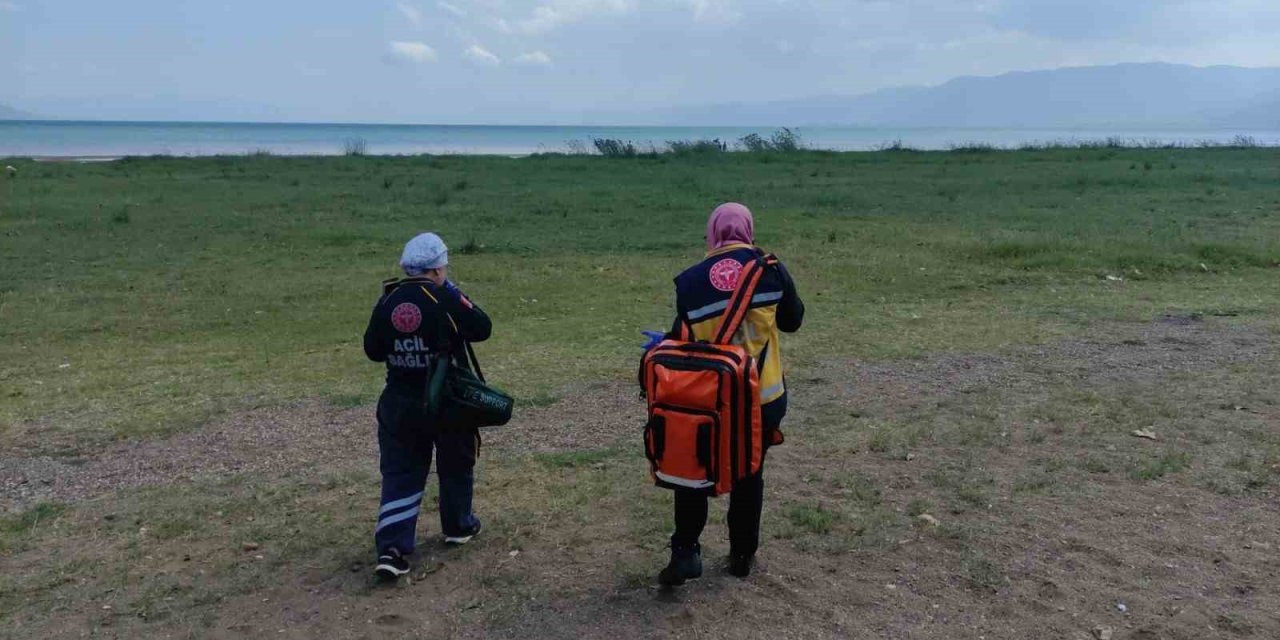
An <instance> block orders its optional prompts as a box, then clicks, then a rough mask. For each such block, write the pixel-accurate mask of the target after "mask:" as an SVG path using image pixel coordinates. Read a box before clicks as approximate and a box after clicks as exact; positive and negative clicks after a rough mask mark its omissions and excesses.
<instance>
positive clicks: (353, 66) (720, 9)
mask: <svg viewBox="0 0 1280 640" xmlns="http://www.w3.org/2000/svg"><path fill="white" fill-rule="evenodd" d="M1277 43H1280V0H1211V1H1210V0H1188V1H1181V0H1168V1H1158V0H1070V1H1069V0H1037V1H1031V0H1022V1H1018V0H896V1H867V0H387V1H381V0H366V1H353V0H348V1H346V2H337V1H334V0H309V1H308V2H286V1H283V0H253V1H250V0H118V1H117V2H103V1H101V0H0V103H8V104H11V105H13V106H16V107H18V108H23V109H28V110H33V111H40V112H44V113H48V114H50V115H60V116H70V117H76V116H81V117H83V116H88V115H94V114H96V115H98V116H100V117H157V118H175V119H181V118H205V119H207V118H213V119H217V118H238V119H244V118H249V119H255V118H262V117H269V119H290V120H312V121H361V122H484V121H507V122H521V121H523V122H541V121H547V120H548V119H549V118H554V119H557V120H561V121H574V120H575V119H576V118H577V114H578V113H579V112H581V111H583V110H615V109H630V108H645V107H651V106H661V105H672V104H699V103H707V102H719V101H747V100H772V99H782V98H792V97H802V96H810V95H818V94H832V93H839V94H852V93H860V92H864V91H868V90H871V89H876V88H881V87H886V86H895V85H903V84H934V83H939V82H942V81H945V80H947V79H949V78H951V77H954V76H957V75H968V74H978V75H989V74H996V73H1001V72H1005V71H1011V70H1022V69H1039V68H1051V67H1058V66H1074V65H1089V64H1109V63H1116V62H1131V61H1154V60H1161V61H1169V62H1183V63H1190V64H1197V65H1210V64H1236V65H1244V66H1280V44H1277ZM270 116H274V117H270Z"/></svg>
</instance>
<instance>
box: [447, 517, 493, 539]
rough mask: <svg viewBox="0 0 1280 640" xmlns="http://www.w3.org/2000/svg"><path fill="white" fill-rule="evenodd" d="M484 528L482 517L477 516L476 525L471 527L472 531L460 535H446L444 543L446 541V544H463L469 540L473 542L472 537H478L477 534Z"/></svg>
mask: <svg viewBox="0 0 1280 640" xmlns="http://www.w3.org/2000/svg"><path fill="white" fill-rule="evenodd" d="M483 528H484V527H483V526H482V525H481V524H480V519H479V518H476V526H474V527H471V530H470V531H468V532H466V533H464V534H462V535H460V536H445V537H444V543H445V544H452V545H462V544H466V543H468V542H471V539H472V538H474V537H476V536H478V535H480V530H481V529H483Z"/></svg>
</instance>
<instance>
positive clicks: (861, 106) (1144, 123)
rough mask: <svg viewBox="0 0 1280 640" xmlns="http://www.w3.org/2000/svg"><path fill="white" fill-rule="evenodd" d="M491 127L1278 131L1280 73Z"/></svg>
mask: <svg viewBox="0 0 1280 640" xmlns="http://www.w3.org/2000/svg"><path fill="white" fill-rule="evenodd" d="M24 106H25V107H27V108H31V109H35V110H36V111H38V112H39V113H40V115H38V116H37V115H34V114H32V113H29V112H25V111H19V110H18V109H16V108H13V107H10V106H7V105H3V104H0V120H15V119H33V118H39V117H47V118H70V119H86V120H88V119H100V120H195V121H201V120H203V121H241V122H243V121H250V122H254V121H256V122H287V121H289V120H290V117H289V114H288V113H287V112H285V111H283V110H281V109H277V108H275V107H273V106H271V105H263V104H258V103H252V102H246V101H243V100H238V99H220V98H210V99H195V98H190V97H165V96H149V97H141V96H128V97H115V98H107V97H100V98H96V99H88V98H86V99H78V100H72V99H61V100H45V101H39V100H37V101H28V102H27V103H25V104H24ZM493 121H494V123H495V124H496V123H501V122H510V123H516V122H518V123H521V124H535V123H544V124H545V123H557V122H558V123H564V124H593V125H605V124H624V125H663V126H749V127H784V126H786V127H815V126H835V125H846V126H865V127H893V128H913V127H945V128H957V127H975V128H1010V129H1015V128H1024V129H1025V128H1045V129H1062V128H1093V129H1103V128H1126V127H1129V128H1145V127H1150V128H1155V127H1170V128H1181V129H1188V128H1241V129H1269V130H1280V68H1245V67H1230V66H1214V67H1193V66H1188V65H1178V64H1166V63H1131V64H1118V65H1113V66H1097V67H1073V68H1062V69H1051V70H1045V71H1018V72H1013V73H1006V74H1003V75H998V76H990V77H972V76H966V77H960V78H955V79H953V80H950V81H947V82H945V83H943V84H940V85H937V86H933V87H896V88H889V89H882V90H879V91H873V92H871V93H865V94H861V95H829V96H818V97H812V98H801V99H794V100H782V101H743V102H735V103H724V104H709V105H700V106H677V107H665V108H658V109H652V110H648V111H643V112H639V111H612V110H611V111H588V112H585V113H584V112H581V111H577V112H573V114H572V115H570V114H569V113H566V112H550V111H547V112H544V113H541V114H539V113H537V112H536V110H530V109H525V110H524V111H523V113H522V115H521V116H519V117H518V119H517V120H507V119H504V118H501V117H495V118H493Z"/></svg>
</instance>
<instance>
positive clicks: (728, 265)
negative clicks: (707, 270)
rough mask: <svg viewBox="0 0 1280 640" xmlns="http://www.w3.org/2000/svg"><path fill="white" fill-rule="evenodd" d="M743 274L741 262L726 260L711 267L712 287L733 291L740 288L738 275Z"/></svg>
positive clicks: (731, 259)
mask: <svg viewBox="0 0 1280 640" xmlns="http://www.w3.org/2000/svg"><path fill="white" fill-rule="evenodd" d="M741 273H742V263H741V262H738V261H737V260H734V259H733V258H725V259H724V260H721V261H720V262H717V263H715V264H713V265H711V286H713V287H715V288H717V289H719V290H721V291H733V290H734V289H736V288H738V275H739V274H741Z"/></svg>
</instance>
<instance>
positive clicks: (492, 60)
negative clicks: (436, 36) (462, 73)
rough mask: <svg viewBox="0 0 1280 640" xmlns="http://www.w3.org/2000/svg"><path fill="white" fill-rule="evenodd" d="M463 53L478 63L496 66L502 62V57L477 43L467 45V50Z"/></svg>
mask: <svg viewBox="0 0 1280 640" xmlns="http://www.w3.org/2000/svg"><path fill="white" fill-rule="evenodd" d="M462 55H464V56H466V57H467V59H468V60H471V61H472V62H474V63H476V64H479V65H484V66H487V67H496V66H498V65H500V64H502V59H500V58H499V57H498V56H495V55H493V54H492V53H490V52H489V51H487V50H485V49H484V48H483V47H481V46H480V45H476V44H473V45H471V46H470V47H467V50H466V51H463V52H462Z"/></svg>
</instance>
